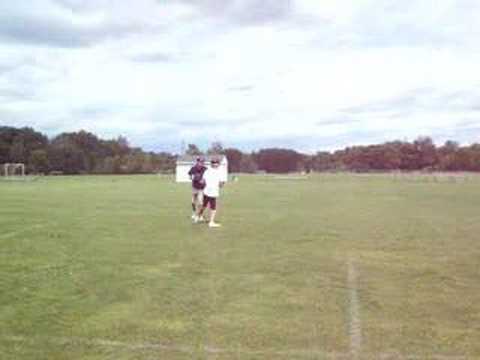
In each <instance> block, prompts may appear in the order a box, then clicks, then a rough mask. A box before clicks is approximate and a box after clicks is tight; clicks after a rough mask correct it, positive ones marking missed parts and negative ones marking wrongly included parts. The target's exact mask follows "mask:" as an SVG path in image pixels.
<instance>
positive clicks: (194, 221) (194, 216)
mask: <svg viewBox="0 0 480 360" xmlns="http://www.w3.org/2000/svg"><path fill="white" fill-rule="evenodd" d="M192 220H193V223H194V224H196V223H198V221H199V218H198V216H197V215H193V216H192Z"/></svg>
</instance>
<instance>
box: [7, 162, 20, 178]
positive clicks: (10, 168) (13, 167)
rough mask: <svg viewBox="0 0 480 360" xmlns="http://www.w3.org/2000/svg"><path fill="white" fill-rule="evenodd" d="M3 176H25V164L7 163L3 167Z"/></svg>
mask: <svg viewBox="0 0 480 360" xmlns="http://www.w3.org/2000/svg"><path fill="white" fill-rule="evenodd" d="M2 175H3V176H5V177H9V176H25V164H23V163H6V164H3V166H2Z"/></svg>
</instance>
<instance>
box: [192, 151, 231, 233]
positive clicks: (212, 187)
mask: <svg viewBox="0 0 480 360" xmlns="http://www.w3.org/2000/svg"><path fill="white" fill-rule="evenodd" d="M219 166H220V161H219V160H218V159H212V166H211V167H209V168H208V169H207V170H206V171H205V173H204V174H203V180H205V188H204V189H203V205H202V207H201V208H200V210H199V212H198V214H197V216H196V218H195V219H194V221H195V222H198V221H200V220H201V219H202V218H203V212H204V211H205V209H206V208H207V207H210V220H209V223H208V226H210V227H219V226H221V225H220V224H218V223H216V222H215V215H216V214H217V198H218V197H219V195H220V188H221V187H222V186H223V184H224V182H223V176H222V173H221V170H220V168H219Z"/></svg>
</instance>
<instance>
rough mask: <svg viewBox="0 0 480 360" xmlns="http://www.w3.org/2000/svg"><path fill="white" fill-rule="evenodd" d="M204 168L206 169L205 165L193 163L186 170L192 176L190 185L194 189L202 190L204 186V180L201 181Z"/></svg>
mask: <svg viewBox="0 0 480 360" xmlns="http://www.w3.org/2000/svg"><path fill="white" fill-rule="evenodd" d="M205 170H207V168H206V167H205V166H203V165H199V166H198V165H195V166H193V167H192V168H191V169H190V171H189V172H188V175H190V177H191V178H192V186H193V187H194V188H195V189H199V190H202V189H203V188H204V187H205V181H203V173H204V172H205Z"/></svg>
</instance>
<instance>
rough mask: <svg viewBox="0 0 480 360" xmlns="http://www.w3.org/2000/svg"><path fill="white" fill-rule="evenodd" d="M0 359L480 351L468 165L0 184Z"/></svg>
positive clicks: (478, 187) (479, 190)
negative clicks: (360, 172) (213, 187)
mask: <svg viewBox="0 0 480 360" xmlns="http://www.w3.org/2000/svg"><path fill="white" fill-rule="evenodd" d="M0 201H1V203H0V229H1V233H0V324H1V325H0V358H1V359H2V360H10V359H11V360H18V359H32V360H40V359H45V360H47V359H48V360H55V359H115V360H117V359H119V360H121V359H143V360H146V359H148V360H153V359H192V358H195V359H324V358H325V359H326V358H346V359H349V358H362V359H372V358H380V357H384V358H389V359H390V358H391V359H397V358H398V359H403V358H419V359H429V358H432V359H433V358H440V357H449V356H458V357H459V358H469V359H470V358H477V357H480V267H479V266H478V265H479V263H480V235H479V234H480V179H479V178H476V177H471V178H470V179H469V180H468V181H462V182H460V181H455V182H454V181H438V182H433V181H427V180H422V179H420V180H418V179H417V180H416V181H410V180H408V179H406V178H399V179H395V178H393V177H391V176H378V175H377V176H352V175H314V176H311V177H310V178H309V179H307V180H295V179H291V180H288V179H283V178H282V179H277V178H275V177H273V176H240V181H239V182H235V183H229V184H228V185H227V187H226V188H225V191H224V193H223V194H222V197H221V198H220V207H219V212H218V221H219V222H221V223H222V224H223V227H222V228H219V229H209V228H208V227H207V226H206V225H205V224H197V225H193V224H192V223H191V220H190V218H189V217H190V204H189V201H190V188H189V185H188V184H175V183H173V182H172V181H171V180H169V179H167V178H161V177H158V176H117V177H109V176H98V177H89V176H84V177H56V178H55V177H52V178H42V179H39V180H37V181H32V182H0Z"/></svg>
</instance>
